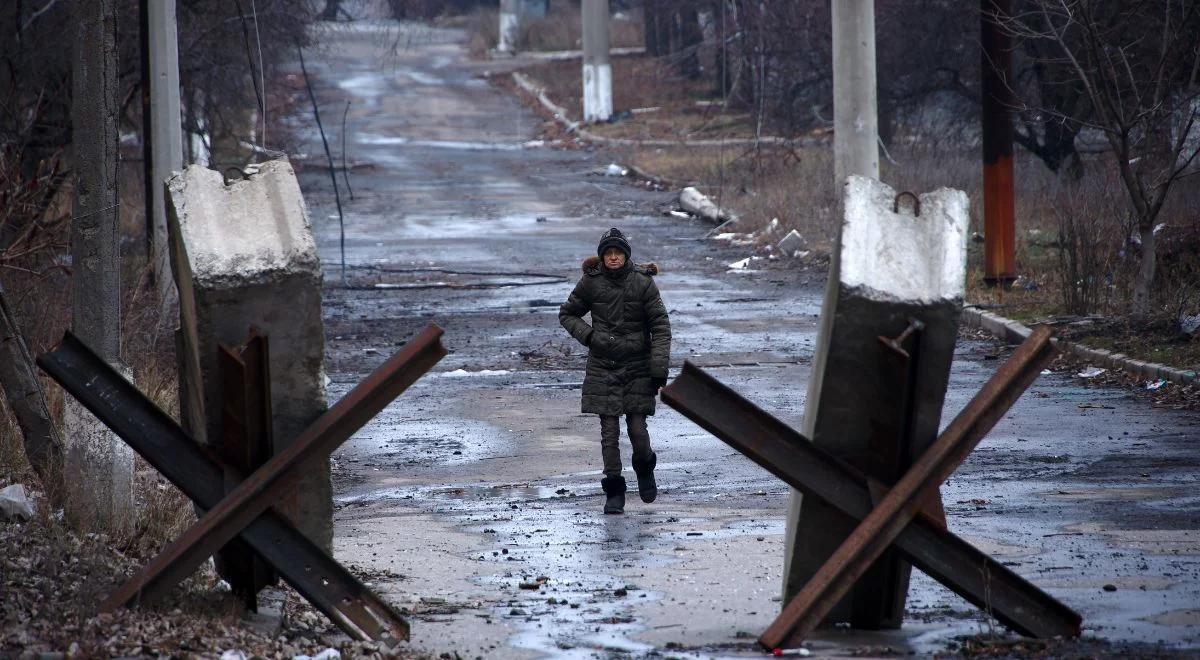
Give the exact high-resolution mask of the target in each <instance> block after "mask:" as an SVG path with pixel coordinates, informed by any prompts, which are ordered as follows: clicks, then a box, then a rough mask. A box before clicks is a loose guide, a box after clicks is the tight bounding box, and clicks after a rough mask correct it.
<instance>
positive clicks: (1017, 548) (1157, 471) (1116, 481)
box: [292, 25, 1200, 658]
mask: <svg viewBox="0 0 1200 660" xmlns="http://www.w3.org/2000/svg"><path fill="white" fill-rule="evenodd" d="M324 29H325V30H326V32H325V39H324V41H325V42H326V43H327V44H329V45H328V47H327V48H326V49H325V50H324V51H323V52H321V53H320V54H317V55H314V56H312V57H311V61H310V62H309V68H310V71H311V72H312V74H313V77H314V82H315V84H316V86H317V89H318V95H319V97H320V98H321V102H322V110H323V113H324V119H325V126H326V130H327V132H328V134H329V139H330V143H331V145H332V148H333V149H334V153H335V157H336V156H337V155H338V154H339V152H340V144H341V140H342V135H341V125H340V121H338V120H339V119H340V117H341V112H342V110H343V108H344V107H345V103H346V101H350V102H351V105H350V109H349V112H348V115H347V122H346V135H345V143H346V145H347V146H346V151H347V158H348V162H349V164H350V168H349V170H350V171H349V182H350V185H351V187H352V189H353V198H352V199H351V197H350V195H349V191H347V190H346V189H345V188H343V189H342V205H343V209H344V213H345V245H346V262H347V264H348V268H347V271H346V284H347V286H343V285H342V271H341V268H340V260H341V256H340V251H339V245H340V240H339V226H338V225H339V223H338V220H337V213H336V210H335V206H334V200H333V195H332V189H331V184H330V181H329V176H328V173H327V171H325V170H324V168H323V163H324V160H323V158H324V157H323V153H322V152H321V151H320V148H321V147H320V141H319V138H318V137H317V136H316V134H315V131H313V132H312V139H310V140H309V141H308V143H307V144H306V145H305V147H304V149H303V151H305V152H306V153H302V154H298V155H297V156H296V157H295V158H294V162H296V163H297V167H298V170H299V172H300V177H301V184H302V187H303V189H304V191H305V197H306V200H307V203H308V208H309V213H310V215H311V218H312V221H313V226H314V230H315V232H316V235H317V240H318V245H319V249H320V252H321V256H322V260H323V262H324V264H325V281H326V289H325V306H324V309H325V320H326V342H327V343H326V354H327V369H328V373H329V377H330V379H331V382H330V384H329V396H330V400H331V401H334V400H336V399H337V398H338V397H340V396H342V395H343V394H345V393H346V392H347V391H348V390H349V389H350V388H351V387H352V386H353V385H354V384H355V383H356V382H358V381H359V380H361V379H362V378H363V377H364V376H366V375H367V374H368V373H370V371H371V370H372V369H374V368H375V367H376V366H378V365H379V364H381V363H382V362H383V361H384V360H385V359H386V358H387V357H388V356H389V355H390V354H391V353H392V352H394V351H395V350H397V349H398V347H399V346H401V345H403V343H404V342H405V341H406V340H407V339H408V338H410V337H412V336H413V335H414V334H415V333H416V332H418V331H419V330H420V329H421V328H422V327H424V326H425V325H426V324H429V323H436V324H438V325H439V326H441V327H442V328H444V329H445V336H444V338H443V343H444V344H445V345H446V346H447V347H448V348H449V349H450V351H451V353H450V355H448V356H447V357H446V358H445V359H444V360H442V362H441V363H440V364H439V365H437V367H436V368H435V369H434V371H433V372H431V373H430V374H428V375H426V376H425V377H424V378H422V379H421V380H420V381H419V382H418V383H417V384H416V385H415V386H413V387H412V388H410V389H409V391H408V392H406V393H405V394H403V395H402V396H401V397H400V398H399V399H398V400H397V401H396V402H395V403H394V404H392V405H391V406H390V407H389V408H388V409H387V410H385V411H384V413H382V414H381V415H380V416H379V417H377V418H376V419H375V420H374V421H373V422H372V423H371V424H370V425H368V426H367V427H366V428H365V429H364V430H363V431H362V432H360V433H359V434H358V435H356V436H355V437H354V438H353V439H352V440H351V441H349V442H348V443H347V444H346V445H345V446H344V447H343V448H342V449H340V450H339V451H338V452H337V453H336V454H335V455H334V457H333V460H334V479H335V506H336V514H335V515H336V538H335V552H336V555H337V557H338V559H339V560H341V561H343V562H345V563H347V564H350V565H352V566H354V567H356V569H358V570H359V571H361V572H362V573H363V574H365V575H367V576H368V581H369V582H370V583H371V585H372V586H373V587H374V588H376V589H377V590H379V591H380V592H381V593H382V594H383V595H384V596H385V597H386V598H387V599H389V600H390V601H391V602H393V603H395V604H396V605H397V606H398V607H402V608H404V609H405V610H406V611H407V612H409V614H410V619H411V621H412V630H413V638H412V642H411V644H412V646H413V647H414V648H419V649H423V650H428V651H433V652H436V653H442V652H457V653H458V654H460V655H461V656H462V657H477V656H478V657H488V658H493V657H500V658H525V657H530V658H534V657H571V658H573V657H579V658H591V657H644V656H657V655H668V656H677V657H692V656H696V657H724V656H734V657H737V656H758V655H761V653H760V652H759V651H758V650H757V648H756V646H755V644H754V638H755V637H756V636H757V635H758V634H759V633H760V632H761V631H762V630H763V629H764V628H765V627H766V626H767V625H768V624H769V623H770V622H771V620H772V619H773V618H774V616H775V615H776V614H777V613H778V611H779V609H780V607H781V603H780V602H779V589H780V583H781V570H782V562H783V530H784V521H783V518H784V515H785V512H786V507H787V496H788V489H787V488H786V487H785V486H784V485H783V484H782V483H781V482H779V481H778V480H777V479H775V478H774V477H773V476H771V475H770V474H768V473H767V472H766V471H764V470H762V469H760V468H759V467H757V466H756V465H754V464H752V463H751V462H750V461H749V460H747V459H745V458H743V457H741V456H740V455H739V454H738V453H737V452H736V451H734V450H733V449H731V448H730V447H728V446H726V445H725V444H723V443H722V442H720V441H718V440H716V439H715V438H713V437H711V436H710V435H708V434H707V433H705V432H704V431H702V430H701V429H700V428H699V427H697V426H695V425H693V424H692V423H691V422H689V421H688V420H686V419H684V418H683V417H682V416H680V415H679V414H677V413H675V412H674V411H672V410H670V409H669V408H667V407H666V406H664V405H662V404H660V405H659V410H658V414H657V415H656V416H654V417H653V418H652V419H651V421H650V432H651V438H652V441H653V444H654V447H655V450H656V451H657V452H658V454H659V467H658V480H659V485H660V486H659V487H660V494H659V498H658V501H656V502H655V503H653V504H649V505H647V504H643V503H641V502H640V501H638V499H637V497H636V495H635V494H632V493H631V497H630V499H629V502H628V505H627V507H626V514H625V515H623V516H604V515H603V514H602V513H601V505H602V501H603V498H602V493H601V491H600V487H599V480H600V477H601V475H600V472H599V469H600V451H599V423H598V420H597V419H596V418H595V416H591V415H582V414H580V412H579V396H580V390H579V388H580V381H581V379H582V367H583V361H584V357H585V353H584V349H583V348H582V347H581V346H579V345H577V344H575V343H574V342H573V340H571V338H570V337H569V336H568V335H567V334H566V333H565V332H564V331H563V330H562V329H561V328H560V327H559V325H558V319H557V307H558V304H559V303H560V302H561V301H562V300H563V299H565V297H566V295H567V293H569V291H570V289H571V287H572V286H573V284H574V282H575V280H576V279H577V278H578V277H579V275H580V268H579V266H580V262H581V260H582V259H583V258H584V257H586V256H588V255H589V254H591V253H592V252H593V249H594V246H595V243H596V240H597V239H598V237H599V235H600V234H601V233H602V232H603V231H604V230H605V229H607V228H609V227H612V226H616V227H620V228H621V229H622V230H623V231H626V232H627V233H628V234H630V235H631V236H632V241H633V244H634V258H635V259H636V260H638V261H654V262H656V263H657V264H659V266H660V269H661V271H662V272H661V275H660V276H659V277H658V278H657V282H658V285H659V287H660V289H661V291H662V294H663V297H664V300H665V302H666V304H667V307H668V310H669V312H670V315H671V321H672V328H673V333H674V337H675V340H674V345H673V350H672V359H671V363H672V375H674V373H675V372H676V371H677V369H678V367H679V365H680V364H682V361H683V360H684V359H690V360H693V361H695V362H697V363H699V364H702V365H705V366H707V367H708V368H709V369H710V370H711V372H712V373H714V374H715V375H716V376H717V377H718V378H720V379H721V380H722V381H723V382H725V383H726V384H728V385H730V386H732V387H734V388H735V389H737V390H738V391H739V392H741V393H742V394H743V395H744V396H746V397H748V398H749V399H751V400H753V401H755V402H756V403H758V404H759V405H760V406H761V407H763V408H765V409H767V410H768V411H770V412H772V413H774V414H776V415H777V416H779V417H780V418H781V419H783V420H785V421H786V422H788V423H790V424H793V425H795V426H799V422H800V418H801V416H802V414H803V410H804V396H805V384H806V382H807V379H808V375H809V362H810V359H811V356H812V351H813V344H814V342H815V332H816V320H817V317H816V314H817V313H818V311H819V306H820V298H821V294H822V289H823V283H822V279H823V274H821V273H814V272H811V271H804V270H801V269H796V268H792V267H788V266H787V265H784V264H775V263H770V262H765V261H764V262H753V263H752V264H751V266H750V268H749V269H746V270H730V269H729V268H728V264H730V263H731V262H734V261H736V260H738V259H741V258H744V257H746V256H748V254H747V253H744V252H742V251H739V250H738V249H736V248H730V247H727V246H722V245H718V244H714V243H713V242H711V241H706V240H704V238H703V237H704V235H705V233H706V232H708V230H709V229H710V227H709V226H707V225H705V224H702V223H700V222H697V221H693V220H688V219H680V218H675V217H668V216H663V215H662V214H661V213H660V212H659V209H660V208H661V207H662V206H663V205H665V204H667V203H669V202H670V200H671V196H672V195H671V193H662V192H650V191H646V190H643V189H640V188H638V187H636V186H631V185H628V184H627V183H626V182H624V181H622V180H619V179H614V178H609V177H604V176H601V175H597V174H595V173H593V171H594V170H595V169H596V168H598V167H602V166H604V165H606V164H608V163H609V162H610V161H611V159H612V156H611V155H609V154H606V153H604V152H603V151H591V150H579V149H560V148H552V147H551V146H547V145H544V144H541V143H539V142H538V141H537V140H536V136H537V135H538V129H539V126H540V123H541V120H540V119H539V118H537V117H536V116H535V115H534V114H533V113H531V112H530V111H529V110H528V109H526V108H525V107H523V106H522V104H521V103H519V102H518V100H517V99H515V98H514V97H512V96H511V95H509V94H508V93H506V92H505V91H503V90H501V89H498V88H496V87H494V86H492V85H491V84H489V82H488V81H487V80H485V79H484V78H483V77H482V76H483V74H484V73H485V72H486V71H489V70H490V71H492V72H495V71H501V70H504V69H506V68H509V67H512V66H513V65H514V63H513V62H477V61H472V60H470V59H469V58H468V57H467V55H466V50H465V47H464V45H463V42H464V40H465V35H464V34H462V33H461V32H457V31H454V30H440V29H438V30H435V29H431V28H427V27H421V26H403V27H397V26H395V25H392V26H391V27H382V26H377V25H356V26H354V27H342V28H336V29H334V28H328V27H327V28H324ZM618 83H619V81H618ZM292 121H293V122H294V123H295V125H296V126H297V127H304V126H308V125H310V124H311V121H310V116H309V115H305V114H298V115H297V116H296V117H294V118H293V119H292ZM301 130H304V129H301ZM339 183H342V182H341V180H339ZM1005 354H1006V351H1005V350H1003V349H1001V348H1000V347H998V346H997V345H995V344H992V343H990V342H977V341H969V340H963V341H961V342H960V344H959V346H958V348H957V352H956V361H955V364H954V368H953V373H952V376H951V385H950V391H949V392H948V395H947V397H946V409H945V413H944V415H943V424H945V423H946V422H947V421H948V419H949V418H951V417H952V416H953V415H954V414H955V413H956V412H957V411H958V410H959V409H961V408H962V406H963V405H964V404H965V403H966V402H967V400H968V399H969V398H970V397H971V396H972V395H973V393H974V392H975V391H976V389H977V388H978V387H979V386H980V385H981V384H982V383H983V381H984V380H985V379H986V378H987V377H988V376H989V375H990V374H991V373H992V372H993V371H994V369H995V368H996V366H997V365H998V364H999V362H1000V361H1001V360H1002V359H1003V357H1004V355H1005ZM622 442H623V447H624V451H625V454H624V456H623V459H624V461H625V465H626V469H627V470H629V467H628V466H629V462H628V461H629V454H628V444H627V440H625V439H623V440H622ZM1198 443H1200V415H1197V414H1194V413H1175V412H1167V411H1162V410H1154V409H1151V408H1150V407H1149V406H1148V404H1146V403H1145V402H1143V401H1138V400H1135V399H1133V398H1131V397H1130V396H1129V394H1128V393H1127V392H1125V391H1122V390H1117V389H1098V388H1090V387H1085V386H1084V383H1083V381H1081V380H1080V379H1078V378H1075V377H1073V375H1072V374H1057V373H1056V374H1049V375H1044V376H1043V377H1042V378H1040V379H1039V380H1038V381H1037V383H1035V384H1034V386H1033V387H1032V388H1031V389H1030V390H1029V391H1028V392H1027V393H1026V395H1025V396H1024V397H1023V398H1022V399H1021V400H1020V401H1019V402H1018V403H1017V404H1016V406H1014V407H1013V409H1012V410H1011V411H1010V413H1009V414H1008V415H1006V416H1005V418H1004V419H1003V420H1002V421H1001V422H1000V424H999V425H998V426H997V427H996V429H995V430H994V431H993V432H992V433H991V434H990V435H989V437H988V438H987V439H986V440H985V441H984V442H983V443H982V444H981V445H980V447H979V448H978V449H977V450H976V451H975V452H974V454H973V455H972V456H971V457H970V458H969V459H968V461H967V462H966V463H965V464H964V465H963V466H962V468H960V469H959V470H958V472H957V473H956V474H955V475H954V476H952V477H951V478H950V480H949V481H948V482H947V483H946V484H945V485H944V486H943V488H942V496H943V499H944V501H945V503H946V510H947V516H948V520H949V524H950V526H951V529H953V530H954V531H956V532H957V533H958V534H960V535H961V536H963V537H965V538H966V539H968V540H970V541H972V542H973V543H975V544H977V545H978V546H979V547H980V548H982V549H984V550H985V551H987V552H989V553H990V554H992V555H993V556H995V557H997V558H998V559H999V560H1001V561H1003V562H1004V563H1005V564H1006V565H1008V566H1010V567H1012V568H1013V569H1014V570H1016V571H1017V572H1018V573H1020V574H1021V575H1023V576H1025V577H1027V578H1028V579H1030V580H1032V581H1033V582H1034V583H1036V584H1038V585H1040V586H1042V587H1043V588H1045V589H1047V590H1048V591H1050V592H1051V593H1053V594H1054V595H1055V596H1057V597H1058V598H1060V599H1061V600H1063V601H1064V602H1066V603H1067V604H1069V605H1070V606H1072V607H1074V608H1076V609H1077V610H1078V611H1080V612H1081V613H1082V614H1083V616H1084V626H1085V632H1086V634H1088V635H1092V636H1097V637H1100V638H1102V639H1106V640H1116V641H1123V642H1138V643H1147V644H1163V645H1165V647H1167V648H1171V649H1175V650H1181V649H1188V648H1196V647H1198V646H1200V630H1198V629H1197V624H1200V531H1198V530H1200V513H1198V511H1200V495H1198V494H1197V493H1198V490H1197V481H1198V476H1200V462H1198V461H1197V457H1198V456H1200V448H1198ZM627 477H628V478H629V479H630V481H631V483H632V481H633V479H632V477H633V475H632V471H628V472H627ZM1106 585H1109V586H1110V587H1115V590H1106V588H1105V586H1106ZM908 609H909V612H908V621H907V622H906V624H905V626H904V628H903V629H902V630H900V631H891V632H879V633H861V632H854V631H848V630H832V631H825V632H822V633H819V634H818V635H817V636H815V637H814V639H813V640H811V641H810V643H809V646H808V647H809V648H810V649H811V650H812V651H813V652H814V653H817V654H821V655H851V654H859V655H861V654H864V653H865V654H879V653H885V652H886V651H887V649H889V648H890V649H891V650H893V651H896V652H899V653H909V652H915V653H918V654H926V653H931V652H934V651H937V650H939V649H943V648H945V646H946V644H947V643H948V642H949V641H951V640H953V639H954V638H955V637H956V636H959V635H969V634H978V633H989V632H991V631H993V630H994V629H995V628H994V626H993V625H992V624H990V623H989V622H988V621H987V619H986V617H984V616H982V615H981V614H980V613H979V612H978V611H976V610H975V608H973V607H972V606H970V605H969V604H967V603H966V602H964V601H962V600H961V599H959V598H958V597H956V596H955V595H954V594H952V593H950V592H949V591H947V590H946V589H944V588H942V587H940V586H939V585H937V584H936V583H934V582H933V581H932V580H930V579H928V578H927V577H925V576H923V575H921V574H919V573H917V572H915V571H914V574H913V581H912V587H911V591H910V595H909V601H908Z"/></svg>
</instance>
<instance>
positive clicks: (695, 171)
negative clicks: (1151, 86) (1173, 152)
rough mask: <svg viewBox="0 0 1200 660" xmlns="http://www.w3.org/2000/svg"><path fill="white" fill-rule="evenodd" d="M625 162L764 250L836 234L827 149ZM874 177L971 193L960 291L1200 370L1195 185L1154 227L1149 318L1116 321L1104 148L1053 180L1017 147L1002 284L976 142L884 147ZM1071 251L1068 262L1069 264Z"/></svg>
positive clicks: (1130, 263)
mask: <svg viewBox="0 0 1200 660" xmlns="http://www.w3.org/2000/svg"><path fill="white" fill-rule="evenodd" d="M616 153H617V155H618V156H619V157H620V158H622V159H624V162H628V163H629V164H632V165H637V166H638V167H641V168H642V169H644V170H646V171H648V172H651V173H654V174H656V175H659V176H663V177H665V178H667V179H669V180H672V181H675V182H679V183H680V184H683V183H690V184H694V185H697V186H698V187H699V188H700V189H701V190H702V191H704V192H705V193H707V194H708V195H709V196H710V197H712V198H713V199H714V200H717V201H718V203H719V204H720V205H722V206H726V207H729V208H730V209H731V210H733V211H734V212H735V213H736V214H738V215H739V216H740V217H741V218H742V222H741V223H740V224H739V225H738V227H737V228H736V231H738V232H745V233H752V232H756V231H760V230H761V229H763V228H764V227H766V226H767V225H768V223H770V222H771V220H772V219H776V218H777V219H778V220H779V224H778V227H779V228H778V229H777V230H776V231H774V232H771V233H769V234H768V233H762V234H760V236H759V241H758V242H759V247H760V248H763V247H765V246H766V245H769V244H770V243H773V242H774V241H776V240H778V239H779V238H780V237H781V236H782V235H783V234H784V233H785V232H786V231H788V230H790V229H793V228H794V229H796V230H797V231H799V232H800V234H801V235H802V236H803V237H804V238H805V248H804V249H806V250H809V251H810V252H811V254H812V256H814V257H817V258H820V257H824V256H826V255H827V254H828V251H829V249H830V248H831V247H832V243H833V239H834V238H835V232H836V221H835V218H834V215H833V214H834V201H835V197H834V186H833V164H832V158H831V154H830V150H829V148H828V147H808V148H804V149H794V150H785V149H779V148H776V149H762V150H758V151H756V150H753V149H731V148H729V149H715V148H703V149H701V148H691V149H688V148H674V147H673V148H645V147H643V148H629V149H623V150H616ZM891 156H892V158H893V159H894V162H887V161H886V160H885V162H884V163H883V165H882V173H881V174H882V178H883V180H884V181H885V182H887V183H888V184H889V185H892V186H893V187H894V188H896V189H897V190H912V191H914V192H918V193H919V192H925V191H929V190H932V189H935V188H938V187H941V186H947V187H952V188H958V189H960V190H965V191H966V192H967V194H968V196H969V198H970V201H971V220H970V224H971V231H972V233H973V234H974V235H975V237H974V239H973V240H972V241H971V242H970V243H969V245H968V279H967V298H968V300H969V301H970V302H972V303H976V304H984V305H988V306H992V307H995V308H997V309H998V311H1000V313H1002V314H1005V315H1007V316H1010V317H1014V318H1018V319H1021V320H1025V321H1046V320H1055V319H1057V318H1059V317H1062V316H1064V315H1071V314H1076V315H1078V314H1090V315H1097V316H1100V317H1103V318H1104V319H1105V320H1104V321H1101V322H1096V323H1092V324H1090V325H1087V326H1082V327H1074V328H1072V329H1071V330H1070V331H1069V334H1071V335H1072V336H1073V337H1074V338H1075V339H1077V340H1081V341H1083V343H1085V344H1088V345H1091V346H1096V347H1103V348H1114V349H1117V350H1120V351H1121V352H1123V353H1125V354H1127V355H1130V356H1133V357H1136V358H1138V359H1144V360H1151V361H1155V362H1163V363H1166V364H1171V365H1174V366H1177V367H1181V368H1189V369H1196V370H1200V341H1195V340H1191V341H1189V340H1188V338H1187V337H1184V336H1182V335H1181V334H1180V333H1179V332H1178V330H1177V323H1176V319H1177V317H1178V315H1179V313H1181V312H1188V313H1192V314H1195V313H1197V312H1200V217H1197V216H1196V214H1195V211H1194V209H1196V208H1200V189H1197V188H1196V187H1185V186H1180V187H1179V188H1178V189H1177V190H1176V191H1175V193H1174V194H1173V196H1172V197H1171V200H1170V203H1169V204H1168V205H1167V207H1166V208H1165V209H1164V210H1163V216H1162V222H1163V223H1164V225H1165V226H1164V228H1163V230H1162V232H1161V233H1160V235H1159V239H1160V244H1159V253H1158V255H1159V256H1158V266H1159V269H1158V275H1157V279H1156V287H1155V294H1154V303H1155V309H1156V313H1155V314H1154V316H1153V320H1152V322H1151V323H1149V324H1148V325H1145V326H1139V327H1136V328H1135V327H1132V326H1131V325H1130V324H1129V323H1128V322H1127V320H1126V315H1127V313H1128V309H1129V302H1130V295H1131V286H1132V278H1133V274H1134V271H1135V269H1136V268H1137V265H1138V261H1137V252H1136V249H1135V248H1134V246H1132V245H1131V244H1129V242H1128V238H1127V237H1128V236H1130V232H1129V230H1128V222H1129V220H1128V214H1127V212H1126V211H1125V210H1124V209H1125V208H1126V207H1125V205H1124V204H1125V198H1124V191H1123V189H1122V188H1121V187H1120V182H1119V181H1117V180H1116V179H1115V177H1114V176H1113V175H1112V168H1111V163H1109V162H1107V160H1106V157H1104V156H1093V157H1091V158H1089V159H1088V161H1087V162H1086V165H1085V166H1086V170H1085V171H1086V175H1085V177H1084V178H1083V179H1082V180H1078V181H1076V180H1072V179H1069V178H1065V177H1060V176H1058V175H1056V174H1054V173H1052V172H1050V171H1048V170H1047V169H1046V168H1045V167H1044V166H1043V165H1042V164H1041V163H1040V162H1039V161H1037V160H1035V159H1034V158H1032V157H1031V156H1029V155H1028V154H1024V153H1020V154H1018V156H1017V166H1016V187H1017V200H1016V212H1017V252H1016V263H1017V272H1018V273H1019V275H1020V278H1019V279H1018V280H1017V282H1016V283H1015V286H1014V287H1012V288H1011V289H1008V290H1006V289H1002V288H990V287H987V286H985V285H984V284H983V249H982V248H983V244H982V242H981V238H982V234H983V218H982V208H983V200H982V181H981V176H982V175H981V166H980V163H979V155H978V152H977V151H976V150H974V149H948V148H945V147H943V146H938V147H936V148H919V147H918V148H906V149H894V150H893V151H892V153H891ZM1071 258H1074V260H1075V263H1076V268H1075V269H1074V270H1072V269H1070V268H1068V267H1067V266H1068V264H1069V262H1070V259H1071Z"/></svg>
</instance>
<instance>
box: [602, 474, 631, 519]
mask: <svg viewBox="0 0 1200 660" xmlns="http://www.w3.org/2000/svg"><path fill="white" fill-rule="evenodd" d="M600 487H601V488H603V489H604V494H605V495H607V496H608V499H607V500H605V502H604V513H625V477H622V476H621V475H617V476H615V477H604V478H603V479H601V480H600Z"/></svg>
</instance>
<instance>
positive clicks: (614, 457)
mask: <svg viewBox="0 0 1200 660" xmlns="http://www.w3.org/2000/svg"><path fill="white" fill-rule="evenodd" d="M620 423H621V418H620V417H618V416H616V415H600V456H601V458H603V459H604V478H603V479H601V480H600V487H601V488H603V489H604V495H605V496H606V498H607V499H605V501H604V513H622V512H624V511H625V477H622V476H621V445H620V444H618V443H619V441H620V439H621V426H620Z"/></svg>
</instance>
